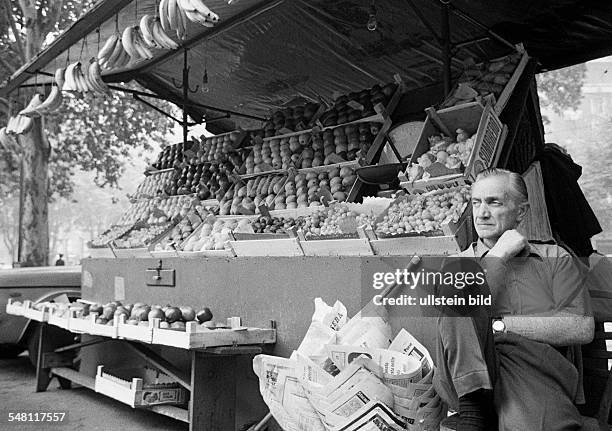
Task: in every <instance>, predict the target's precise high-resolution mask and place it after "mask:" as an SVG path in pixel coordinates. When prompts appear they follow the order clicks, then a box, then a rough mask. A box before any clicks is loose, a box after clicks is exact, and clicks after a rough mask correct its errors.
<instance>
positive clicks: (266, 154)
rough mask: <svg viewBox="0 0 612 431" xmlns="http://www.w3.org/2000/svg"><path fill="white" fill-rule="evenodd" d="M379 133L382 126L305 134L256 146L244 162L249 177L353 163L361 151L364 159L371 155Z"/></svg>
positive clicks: (368, 124)
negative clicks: (289, 169)
mask: <svg viewBox="0 0 612 431" xmlns="http://www.w3.org/2000/svg"><path fill="white" fill-rule="evenodd" d="M379 129H380V124H379V123H361V124H349V125H346V126H339V127H336V128H334V129H326V130H324V131H323V132H322V133H312V132H304V133H303V134H300V135H297V136H291V137H288V138H280V139H271V140H266V141H264V142H263V143H262V144H255V145H254V146H253V152H252V153H251V154H250V155H249V156H248V157H247V159H246V161H245V166H246V173H247V174H254V173H260V172H266V171H269V170H272V169H288V168H289V167H295V168H297V169H306V168H311V167H317V166H326V165H331V164H334V163H339V162H346V161H353V160H356V159H357V157H358V152H359V151H360V150H361V154H362V155H365V154H366V153H367V152H368V150H369V149H370V147H371V146H372V143H373V142H374V138H375V136H376V135H377V134H378V131H379ZM332 155H334V156H332Z"/></svg>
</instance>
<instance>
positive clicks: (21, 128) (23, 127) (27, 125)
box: [17, 115, 34, 135]
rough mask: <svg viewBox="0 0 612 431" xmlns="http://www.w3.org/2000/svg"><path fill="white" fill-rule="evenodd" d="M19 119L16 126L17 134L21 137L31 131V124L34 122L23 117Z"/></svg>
mask: <svg viewBox="0 0 612 431" xmlns="http://www.w3.org/2000/svg"><path fill="white" fill-rule="evenodd" d="M19 117H21V118H20V119H19V125H18V126H17V134H18V135H23V134H25V133H28V132H29V131H30V130H31V129H32V124H33V123H34V120H32V118H30V117H26V116H24V115H20V116H19Z"/></svg>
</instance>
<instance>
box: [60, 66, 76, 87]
mask: <svg viewBox="0 0 612 431" xmlns="http://www.w3.org/2000/svg"><path fill="white" fill-rule="evenodd" d="M74 66H76V63H71V64H69V65H68V67H66V72H65V73H64V79H65V81H64V85H62V91H76V83H75V82H74V73H73V70H74Z"/></svg>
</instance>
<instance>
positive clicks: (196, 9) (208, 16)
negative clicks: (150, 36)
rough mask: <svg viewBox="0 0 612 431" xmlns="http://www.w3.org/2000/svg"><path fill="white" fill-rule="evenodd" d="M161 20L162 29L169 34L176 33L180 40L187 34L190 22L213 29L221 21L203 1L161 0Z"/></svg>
mask: <svg viewBox="0 0 612 431" xmlns="http://www.w3.org/2000/svg"><path fill="white" fill-rule="evenodd" d="M159 18H160V22H161V26H162V28H163V29H164V30H165V31H167V32H170V31H176V35H177V36H178V38H179V39H184V38H185V36H186V34H187V21H188V20H189V21H192V22H195V23H197V24H200V25H203V26H205V27H213V26H214V25H215V23H216V22H217V21H219V16H218V15H217V14H216V13H214V12H212V11H211V10H210V9H208V7H207V6H206V5H205V4H204V3H203V2H202V1H201V0H161V2H160V3H159Z"/></svg>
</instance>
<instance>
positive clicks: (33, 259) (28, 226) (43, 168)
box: [19, 118, 50, 266]
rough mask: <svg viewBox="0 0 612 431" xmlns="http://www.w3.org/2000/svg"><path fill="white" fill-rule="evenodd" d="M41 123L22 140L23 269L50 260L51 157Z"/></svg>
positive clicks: (41, 264) (20, 140)
mask: <svg viewBox="0 0 612 431" xmlns="http://www.w3.org/2000/svg"><path fill="white" fill-rule="evenodd" d="M42 122H43V121H42V119H41V118H36V119H35V120H34V126H33V127H32V130H31V131H30V132H29V133H28V134H27V135H22V136H20V137H19V143H20V144H21V146H22V148H23V149H24V157H25V159H24V172H23V179H24V181H23V194H24V199H23V208H22V235H23V242H22V246H21V254H20V256H19V262H21V264H22V266H44V265H47V264H48V258H49V222H48V216H49V205H48V202H47V199H48V192H49V154H50V147H49V144H48V142H47V140H46V139H45V137H44V135H43V128H42Z"/></svg>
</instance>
